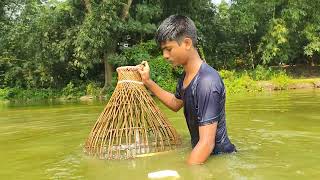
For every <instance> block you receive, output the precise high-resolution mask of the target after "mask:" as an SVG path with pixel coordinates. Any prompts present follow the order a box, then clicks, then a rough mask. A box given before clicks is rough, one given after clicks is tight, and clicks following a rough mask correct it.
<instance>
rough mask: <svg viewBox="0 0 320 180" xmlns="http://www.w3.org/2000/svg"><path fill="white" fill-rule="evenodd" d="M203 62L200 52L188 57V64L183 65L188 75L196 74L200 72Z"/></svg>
mask: <svg viewBox="0 0 320 180" xmlns="http://www.w3.org/2000/svg"><path fill="white" fill-rule="evenodd" d="M202 62H203V61H202V59H201V58H200V56H199V54H198V52H195V53H192V55H191V56H189V57H188V60H187V63H186V64H185V65H183V69H184V71H185V72H186V75H193V74H196V73H197V72H198V71H199V69H200V66H201V64H202Z"/></svg>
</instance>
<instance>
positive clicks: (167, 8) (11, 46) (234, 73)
mask: <svg viewBox="0 0 320 180" xmlns="http://www.w3.org/2000/svg"><path fill="white" fill-rule="evenodd" d="M318 9H320V2H319V1H318V0H308V1H307V0H268V1H267V0H232V1H231V2H228V3H227V2H225V1H222V2H221V3H220V4H218V5H217V4H213V3H212V2H211V1H210V0H175V1H171V0H2V1H1V2H0V89H1V90H0V96H1V97H2V98H5V99H8V98H10V97H20V96H21V97H27V98H28V97H33V96H36V97H41V98H51V97H58V96H66V97H68V96H81V95H85V94H89V95H97V94H100V95H105V94H110V92H112V90H113V87H114V85H115V83H116V73H115V72H114V70H115V68H116V67H118V66H123V65H136V64H138V63H140V62H141V61H142V60H149V61H150V65H151V68H152V78H153V79H154V80H155V81H156V82H157V83H159V85H160V86H162V87H164V88H165V89H167V90H170V91H174V89H175V84H176V79H177V77H178V76H179V74H180V73H181V69H173V68H172V67H171V66H170V65H169V64H167V63H166V62H165V61H164V59H163V58H162V57H161V52H160V51H159V49H158V47H157V45H156V43H155V42H154V41H153V38H154V33H155V31H156V28H157V26H158V25H159V24H160V23H161V21H162V20H163V19H164V18H166V17H167V16H169V15H171V14H182V15H187V16H189V17H191V18H192V19H193V20H194V21H195V23H196V26H197V28H198V31H199V33H198V34H199V39H200V43H199V44H200V47H199V49H200V50H201V52H202V54H203V56H204V58H205V60H206V62H207V63H208V64H210V65H211V66H213V67H214V68H216V69H218V70H223V71H220V72H221V74H222V76H223V77H224V78H225V79H229V80H230V82H226V84H227V85H228V84H234V85H232V86H233V87H236V86H240V85H241V86H250V84H247V85H246V84H244V85H243V83H250V82H251V81H250V80H268V79H272V77H274V76H275V75H274V74H276V72H278V71H274V70H273V69H272V67H274V66H278V65H279V64H280V65H284V64H286V65H291V66H293V67H296V66H295V65H303V67H305V66H317V65H319V64H320V57H319V51H320V11H319V10H318ZM291 69H292V68H291ZM293 71H294V70H293ZM278 74H280V75H279V76H281V77H286V75H283V74H281V72H280V73H278ZM239 77H241V78H243V79H242V80H241V78H240V80H238V81H237V80H236V79H234V78H239ZM248 78H249V79H248ZM234 89H237V88H234ZM253 89H254V88H253ZM22 91H23V92H22ZM230 91H232V90H230Z"/></svg>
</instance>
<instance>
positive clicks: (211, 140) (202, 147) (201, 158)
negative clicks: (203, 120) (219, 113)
mask: <svg viewBox="0 0 320 180" xmlns="http://www.w3.org/2000/svg"><path fill="white" fill-rule="evenodd" d="M216 131H217V122H214V123H212V124H208V125H205V126H199V141H198V143H197V145H196V146H195V147H194V148H193V150H192V152H191V154H190V156H189V158H188V161H187V163H188V164H190V165H195V164H202V163H204V162H205V161H206V160H207V159H208V157H209V156H210V154H211V153H212V151H213V149H214V145H215V136H216Z"/></svg>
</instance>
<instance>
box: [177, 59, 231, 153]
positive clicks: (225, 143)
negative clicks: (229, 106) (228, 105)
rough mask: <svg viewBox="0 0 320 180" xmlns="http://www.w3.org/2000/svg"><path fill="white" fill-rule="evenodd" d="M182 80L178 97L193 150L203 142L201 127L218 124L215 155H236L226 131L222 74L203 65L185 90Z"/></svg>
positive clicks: (178, 88)
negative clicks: (182, 104)
mask: <svg viewBox="0 0 320 180" xmlns="http://www.w3.org/2000/svg"><path fill="white" fill-rule="evenodd" d="M184 77H185V73H183V75H182V78H181V79H180V80H179V81H178V84H177V88H176V93H175V97H176V98H178V99H181V100H183V102H184V115H185V118H186V121H187V125H188V129H189V132H190V135H191V144H192V147H195V146H196V145H197V143H198V141H199V126H205V125H208V124H212V123H214V122H217V131H216V138H215V147H214V150H213V152H212V154H219V153H222V152H225V153H229V152H234V151H236V150H235V146H234V145H233V144H232V143H231V142H230V140H229V138H228V134H227V128H226V118H225V100H226V91H225V87H224V84H223V81H222V79H221V77H220V76H219V74H218V72H217V71H216V70H215V69H213V68H212V67H211V66H209V65H208V64H206V63H205V62H203V63H202V64H201V67H200V69H199V71H198V73H197V74H196V75H195V77H194V78H193V79H192V81H191V82H190V84H189V85H188V86H187V87H185V89H184V88H183V80H184Z"/></svg>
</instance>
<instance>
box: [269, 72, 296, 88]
mask: <svg viewBox="0 0 320 180" xmlns="http://www.w3.org/2000/svg"><path fill="white" fill-rule="evenodd" d="M271 81H272V82H273V83H274V85H275V86H276V87H277V88H278V89H279V90H283V89H287V88H288V85H289V84H290V82H291V81H292V80H291V78H290V77H289V76H288V75H287V74H286V73H285V72H280V73H278V74H275V75H274V76H273V77H272V78H271Z"/></svg>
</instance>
